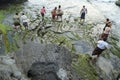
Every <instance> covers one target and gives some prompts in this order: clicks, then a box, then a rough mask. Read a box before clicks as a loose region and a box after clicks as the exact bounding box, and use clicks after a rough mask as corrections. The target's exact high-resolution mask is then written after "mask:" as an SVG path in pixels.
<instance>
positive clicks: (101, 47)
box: [92, 38, 108, 57]
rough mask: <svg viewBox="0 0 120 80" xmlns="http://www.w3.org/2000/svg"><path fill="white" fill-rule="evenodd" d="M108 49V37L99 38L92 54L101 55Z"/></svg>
mask: <svg viewBox="0 0 120 80" xmlns="http://www.w3.org/2000/svg"><path fill="white" fill-rule="evenodd" d="M105 49H108V43H107V42H106V38H104V39H103V40H99V41H98V42H97V47H96V48H95V49H94V50H93V52H92V56H94V55H97V57H99V56H100V54H101V53H102V52H103V51H104V50H105Z"/></svg>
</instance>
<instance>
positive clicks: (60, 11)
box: [57, 5, 63, 21]
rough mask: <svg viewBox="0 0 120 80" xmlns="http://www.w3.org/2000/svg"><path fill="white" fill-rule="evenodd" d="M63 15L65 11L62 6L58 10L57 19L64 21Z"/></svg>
mask: <svg viewBox="0 0 120 80" xmlns="http://www.w3.org/2000/svg"><path fill="white" fill-rule="evenodd" d="M62 15H63V11H62V10H61V5H59V6H58V10H57V19H58V17H60V18H61V21H62Z"/></svg>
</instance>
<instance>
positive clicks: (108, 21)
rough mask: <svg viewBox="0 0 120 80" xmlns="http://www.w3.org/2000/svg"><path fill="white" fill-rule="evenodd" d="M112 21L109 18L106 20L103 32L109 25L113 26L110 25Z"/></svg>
mask: <svg viewBox="0 0 120 80" xmlns="http://www.w3.org/2000/svg"><path fill="white" fill-rule="evenodd" d="M110 22H111V21H110V20H109V18H107V19H106V21H105V27H104V28H103V31H104V30H105V28H106V27H107V26H108V25H111V26H112V24H110Z"/></svg>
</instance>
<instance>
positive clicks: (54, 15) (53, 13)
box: [51, 7, 57, 20]
mask: <svg viewBox="0 0 120 80" xmlns="http://www.w3.org/2000/svg"><path fill="white" fill-rule="evenodd" d="M51 14H52V20H55V19H56V15H57V7H55V8H54V9H53V10H52V12H51Z"/></svg>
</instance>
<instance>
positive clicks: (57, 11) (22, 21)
mask: <svg viewBox="0 0 120 80" xmlns="http://www.w3.org/2000/svg"><path fill="white" fill-rule="evenodd" d="M40 14H41V17H42V21H43V20H44V17H45V14H46V9H45V7H44V6H43V7H42V8H41V9H40ZM80 14H81V17H80V21H83V22H84V21H85V15H86V14H87V8H85V6H83V8H82V9H81V11H80ZM51 16H52V20H53V21H55V20H57V19H59V18H60V19H61V21H62V16H63V11H62V9H61V5H59V6H58V7H55V8H54V9H53V10H52V11H51ZM13 21H14V23H13V24H14V27H15V29H18V28H19V27H20V26H24V28H25V29H28V22H29V19H28V18H27V16H26V15H25V14H24V13H22V15H20V14H18V13H16V14H15V15H14V16H13Z"/></svg>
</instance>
